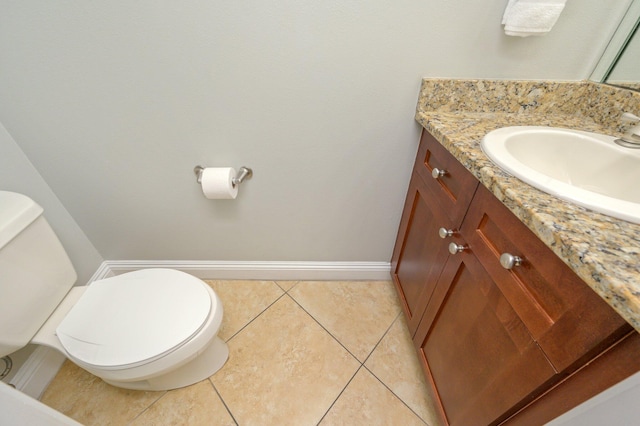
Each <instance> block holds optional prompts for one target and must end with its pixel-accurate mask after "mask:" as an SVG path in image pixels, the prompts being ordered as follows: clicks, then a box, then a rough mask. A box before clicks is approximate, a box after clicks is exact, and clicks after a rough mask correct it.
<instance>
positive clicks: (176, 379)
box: [102, 336, 229, 391]
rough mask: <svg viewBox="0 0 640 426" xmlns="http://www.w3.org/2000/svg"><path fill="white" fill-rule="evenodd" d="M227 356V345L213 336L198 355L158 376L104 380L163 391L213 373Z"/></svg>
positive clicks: (122, 386) (128, 387)
mask: <svg viewBox="0 0 640 426" xmlns="http://www.w3.org/2000/svg"><path fill="white" fill-rule="evenodd" d="M228 358H229V347H228V346H227V344H226V343H225V342H223V341H222V339H220V338H219V337H217V336H216V337H215V338H214V339H213V340H212V341H211V344H210V345H209V346H207V348H206V349H205V350H204V351H203V352H202V353H201V354H200V355H198V356H196V357H195V358H194V359H192V360H191V361H189V362H187V363H186V364H184V365H183V366H180V367H178V368H177V369H175V370H172V371H170V372H168V373H165V374H162V375H160V376H158V377H151V378H149V379H146V380H138V381H134V382H121V381H115V380H106V379H102V380H104V381H105V382H106V383H109V384H110V385H113V386H117V387H119V388H125V389H135V390H144V391H165V390H171V389H177V388H182V387H185V386H189V385H192V384H194V383H198V382H200V381H202V380H204V379H206V378H208V377H210V376H212V375H214V374H215V373H216V372H217V371H218V370H219V369H220V368H222V366H223V365H224V363H225V362H226V361H227V359H228Z"/></svg>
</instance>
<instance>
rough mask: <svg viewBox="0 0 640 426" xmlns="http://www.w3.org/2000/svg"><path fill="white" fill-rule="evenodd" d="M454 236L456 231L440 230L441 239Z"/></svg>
mask: <svg viewBox="0 0 640 426" xmlns="http://www.w3.org/2000/svg"><path fill="white" fill-rule="evenodd" d="M453 234H455V231H454V230H453V229H446V228H440V229H438V235H440V238H447V237H450V236H452V235H453Z"/></svg>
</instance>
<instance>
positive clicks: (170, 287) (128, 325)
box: [56, 269, 222, 371]
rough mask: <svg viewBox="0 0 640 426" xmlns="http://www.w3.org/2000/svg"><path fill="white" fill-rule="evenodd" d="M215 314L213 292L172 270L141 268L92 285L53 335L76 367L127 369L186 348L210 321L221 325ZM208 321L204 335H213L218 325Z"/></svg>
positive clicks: (200, 282) (218, 312) (216, 302)
mask: <svg viewBox="0 0 640 426" xmlns="http://www.w3.org/2000/svg"><path fill="white" fill-rule="evenodd" d="M212 295H213V296H212ZM216 311H217V312H216ZM221 311H222V306H221V304H220V303H219V300H218V299H217V297H216V296H215V293H213V291H212V290H211V289H210V288H209V287H208V286H207V285H206V284H205V283H204V282H202V281H201V280H200V279H198V278H195V277H193V276H191V275H189V274H186V273H184V272H180V271H176V270H172V269H145V270H139V271H135V272H129V273H126V274H123V275H119V276H116V277H113V278H107V279H103V280H100V281H95V282H94V283H92V284H91V285H90V286H89V287H88V288H87V290H86V291H85V292H84V294H83V295H82V296H81V297H80V299H79V300H78V302H77V303H76V304H75V305H74V307H73V308H72V309H71V311H70V312H69V313H68V314H67V315H66V316H65V318H64V319H63V320H62V322H61V323H60V324H59V325H58V327H57V329H56V333H57V336H58V339H59V340H60V343H61V344H62V346H63V347H64V349H65V350H66V352H67V353H68V355H69V357H70V358H71V359H73V360H74V361H76V362H77V363H78V364H79V365H83V366H85V367H88V368H89V369H90V370H100V371H109V370H129V369H135V368H136V367H139V366H143V365H146V364H150V363H153V362H154V361H156V360H158V359H160V358H164V357H166V356H167V355H168V354H171V353H172V352H174V351H176V350H178V349H179V348H181V347H182V346H185V345H187V343H188V342H190V341H191V340H192V339H194V337H195V336H198V335H199V334H202V333H201V332H202V331H203V328H204V327H205V325H207V326H209V325H210V324H211V322H212V317H215V318H218V317H219V318H220V320H221V317H222V312H221ZM214 322H217V325H216V324H213V325H214V329H215V331H214V330H210V331H208V332H207V333H206V334H211V333H210V332H211V331H213V332H214V335H215V332H217V329H218V328H219V321H214ZM187 346H188V345H187ZM198 350H200V349H198Z"/></svg>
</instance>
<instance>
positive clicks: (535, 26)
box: [502, 0, 566, 37]
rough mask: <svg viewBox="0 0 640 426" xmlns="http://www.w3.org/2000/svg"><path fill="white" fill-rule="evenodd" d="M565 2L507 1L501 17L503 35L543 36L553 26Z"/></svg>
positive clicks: (540, 0)
mask: <svg viewBox="0 0 640 426" xmlns="http://www.w3.org/2000/svg"><path fill="white" fill-rule="evenodd" d="M565 3H566V0H509V2H508V3H507V7H506V9H505V10H504V15H503V16H502V24H503V25H504V33H505V34H506V35H510V36H519V37H528V36H541V35H545V34H546V33H548V32H549V31H551V28H553V26H554V25H555V23H556V21H557V20H558V18H559V17H560V13H562V10H563V9H564V5H565Z"/></svg>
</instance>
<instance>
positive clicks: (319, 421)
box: [316, 364, 364, 426]
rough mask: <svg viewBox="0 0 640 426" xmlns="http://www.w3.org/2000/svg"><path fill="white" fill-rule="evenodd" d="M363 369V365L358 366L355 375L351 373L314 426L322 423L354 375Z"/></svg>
mask: <svg viewBox="0 0 640 426" xmlns="http://www.w3.org/2000/svg"><path fill="white" fill-rule="evenodd" d="M363 367H364V365H362V364H360V367H358V369H357V370H356V371H355V373H353V376H351V378H350V379H349V381H348V382H347V384H345V385H344V387H343V388H342V390H341V391H340V393H339V394H338V396H336V399H334V400H333V402H332V403H331V405H330V406H329V408H327V411H325V412H324V414H323V415H322V417H321V418H320V420H318V423H316V426H318V425H319V424H320V423H322V421H323V420H324V418H325V417H327V414H329V411H331V409H332V408H333V406H334V405H336V402H338V400H339V399H340V397H341V396H342V394H343V393H344V391H345V390H347V388H348V387H349V385H350V384H351V382H352V381H353V379H354V378H355V377H356V375H357V374H358V372H359V371H360V370H361V369H362V368H363Z"/></svg>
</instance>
